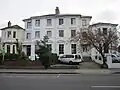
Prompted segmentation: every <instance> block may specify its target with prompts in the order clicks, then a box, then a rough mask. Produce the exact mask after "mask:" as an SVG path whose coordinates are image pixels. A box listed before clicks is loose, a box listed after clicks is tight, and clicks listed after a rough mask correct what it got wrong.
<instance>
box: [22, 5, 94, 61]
mask: <svg viewBox="0 0 120 90" xmlns="http://www.w3.org/2000/svg"><path fill="white" fill-rule="evenodd" d="M91 18H92V17H91V16H83V15H81V14H60V10H59V8H58V7H56V9H55V14H48V15H42V16H33V17H30V18H27V19H24V20H23V21H24V23H25V40H24V44H23V48H24V51H25V53H26V54H27V55H29V56H32V60H34V59H35V57H34V56H35V45H36V40H40V39H43V37H44V36H45V35H47V36H48V37H49V40H48V43H47V44H48V46H50V47H51V48H52V52H53V53H57V54H58V55H59V54H76V53H80V51H79V47H78V46H77V42H71V38H73V37H74V36H75V35H76V33H77V32H78V31H79V30H80V29H82V28H87V27H88V26H89V23H90V20H91Z"/></svg>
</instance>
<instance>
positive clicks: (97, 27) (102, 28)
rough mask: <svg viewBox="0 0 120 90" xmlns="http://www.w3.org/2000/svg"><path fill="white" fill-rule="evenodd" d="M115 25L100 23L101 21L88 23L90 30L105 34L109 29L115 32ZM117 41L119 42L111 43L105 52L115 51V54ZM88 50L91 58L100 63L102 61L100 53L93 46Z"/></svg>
mask: <svg viewBox="0 0 120 90" xmlns="http://www.w3.org/2000/svg"><path fill="white" fill-rule="evenodd" d="M117 26H118V24H112V23H101V22H100V23H95V24H93V25H90V27H91V30H92V31H97V32H101V33H103V34H104V35H107V34H108V32H109V30H116V34H117V29H116V28H117ZM118 43H119V42H116V43H111V44H110V45H109V50H108V52H107V53H116V54H117V53H118V52H117V49H116V48H117V45H118ZM90 52H91V57H92V59H93V60H95V61H97V62H98V63H100V64H101V63H102V61H101V59H102V58H101V55H100V54H99V52H98V51H97V50H96V49H95V48H91V50H90Z"/></svg>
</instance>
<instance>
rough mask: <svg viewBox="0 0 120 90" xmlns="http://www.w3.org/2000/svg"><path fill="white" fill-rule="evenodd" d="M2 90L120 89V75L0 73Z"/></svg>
mask: <svg viewBox="0 0 120 90" xmlns="http://www.w3.org/2000/svg"><path fill="white" fill-rule="evenodd" d="M0 90H120V75H80V74H72V75H70V74H49V75H48V74H46V75H44V74H0Z"/></svg>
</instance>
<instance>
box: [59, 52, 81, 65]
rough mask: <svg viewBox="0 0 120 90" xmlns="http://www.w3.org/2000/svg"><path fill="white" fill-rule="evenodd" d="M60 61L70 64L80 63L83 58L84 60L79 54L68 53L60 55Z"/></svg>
mask: <svg viewBox="0 0 120 90" xmlns="http://www.w3.org/2000/svg"><path fill="white" fill-rule="evenodd" d="M59 61H60V62H62V63H68V64H79V63H81V62H82V61H83V60H82V56H81V55H79V54H66V55H61V56H59Z"/></svg>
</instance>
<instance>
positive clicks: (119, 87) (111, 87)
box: [91, 86, 120, 88]
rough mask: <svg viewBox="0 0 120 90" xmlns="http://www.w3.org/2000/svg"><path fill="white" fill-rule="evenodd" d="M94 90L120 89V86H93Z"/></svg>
mask: <svg viewBox="0 0 120 90" xmlns="http://www.w3.org/2000/svg"><path fill="white" fill-rule="evenodd" d="M91 87H92V88H120V86H91Z"/></svg>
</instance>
